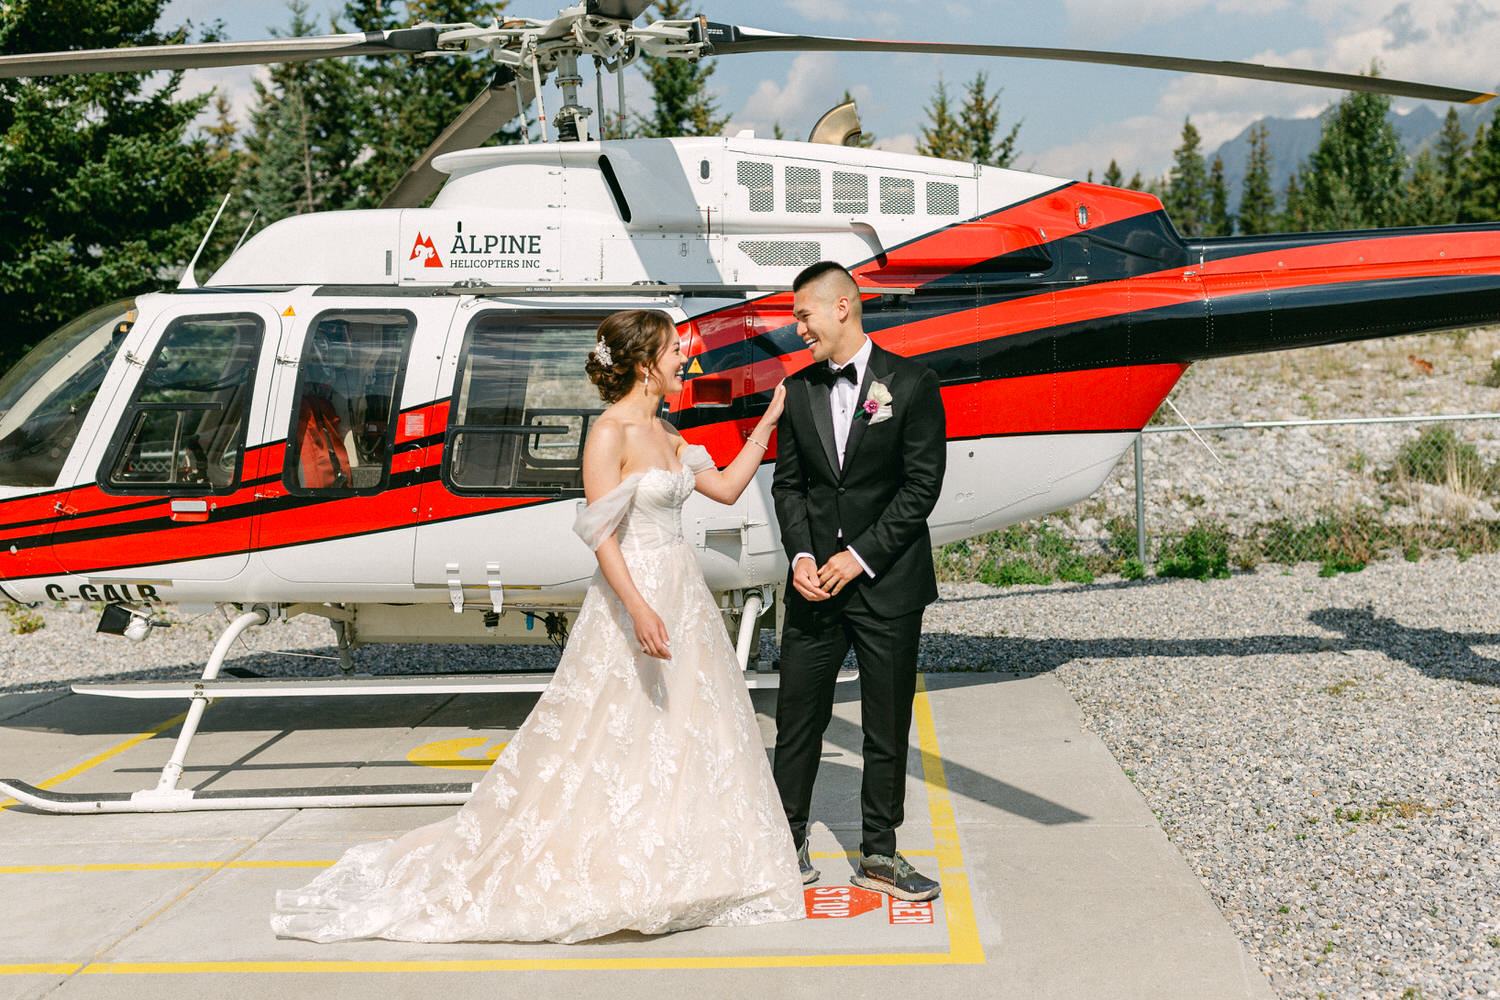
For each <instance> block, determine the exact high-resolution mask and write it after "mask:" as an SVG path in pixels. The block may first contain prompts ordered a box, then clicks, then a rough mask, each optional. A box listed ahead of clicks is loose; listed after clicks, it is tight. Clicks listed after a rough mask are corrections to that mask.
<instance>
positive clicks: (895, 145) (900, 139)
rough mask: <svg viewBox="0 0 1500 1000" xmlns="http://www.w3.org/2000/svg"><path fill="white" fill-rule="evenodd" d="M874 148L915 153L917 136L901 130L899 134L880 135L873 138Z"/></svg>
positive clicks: (892, 151)
mask: <svg viewBox="0 0 1500 1000" xmlns="http://www.w3.org/2000/svg"><path fill="white" fill-rule="evenodd" d="M875 148H876V149H883V150H886V151H887V152H890V153H915V152H916V151H917V137H916V136H915V135H913V134H912V133H910V132H902V133H901V134H900V135H892V136H880V137H878V138H877V139H876V140H875Z"/></svg>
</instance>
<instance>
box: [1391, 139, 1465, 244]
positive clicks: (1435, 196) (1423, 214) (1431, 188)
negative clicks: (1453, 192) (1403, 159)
mask: <svg viewBox="0 0 1500 1000" xmlns="http://www.w3.org/2000/svg"><path fill="white" fill-rule="evenodd" d="M1456 214H1457V210H1456V208H1455V206H1454V204H1453V199H1452V198H1451V197H1449V194H1448V184H1447V178H1445V177H1444V176H1443V171H1442V168H1441V167H1440V166H1439V165H1438V157H1437V156H1435V155H1434V154H1433V152H1432V150H1430V149H1424V150H1423V151H1422V152H1421V154H1420V155H1418V156H1417V159H1416V162H1415V163H1413V164H1412V171H1411V177H1410V178H1408V179H1407V182H1406V196H1405V197H1404V198H1403V199H1402V204H1401V215H1400V217H1399V219H1398V221H1399V222H1400V223H1401V224H1402V225H1406V226H1435V225H1441V224H1444V223H1449V222H1452V221H1453V220H1454V216H1455V215H1456Z"/></svg>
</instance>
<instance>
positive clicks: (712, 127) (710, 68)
mask: <svg viewBox="0 0 1500 1000" xmlns="http://www.w3.org/2000/svg"><path fill="white" fill-rule="evenodd" d="M653 6H655V8H656V17H658V18H660V19H662V20H664V21H677V20H685V19H686V18H687V17H688V4H687V0H655V3H654V5H653ZM648 17H649V15H648ZM643 61H644V62H645V64H646V67H645V70H644V72H645V76H646V80H647V82H648V83H650V84H651V93H652V99H653V106H652V112H651V116H650V117H642V118H639V119H638V120H637V134H638V135H642V136H647V137H655V138H663V137H669V136H677V135H718V134H719V133H720V132H722V131H723V129H724V125H725V123H726V122H728V121H729V116H728V115H720V114H719V110H718V108H717V107H715V106H714V103H713V99H712V98H711V97H710V95H709V91H708V78H709V77H710V76H712V75H713V72H714V64H713V61H712V60H708V59H705V60H701V61H699V62H696V63H691V62H688V61H687V60H686V59H674V58H661V59H658V58H653V57H651V56H647V57H646V58H645V59H644V60H643Z"/></svg>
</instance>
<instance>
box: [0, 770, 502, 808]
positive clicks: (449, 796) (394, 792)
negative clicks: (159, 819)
mask: <svg viewBox="0 0 1500 1000" xmlns="http://www.w3.org/2000/svg"><path fill="white" fill-rule="evenodd" d="M473 791H474V786H473V785H472V784H447V785H417V786H413V785H351V786H348V787H345V788H340V789H337V790H331V789H326V788H325V789H319V788H251V789H243V790H237V791H218V790H208V791H193V790H192V789H190V788H170V789H159V788H148V789H143V790H141V791H139V792H104V793H102V794H92V795H91V794H86V793H77V792H52V791H47V790H46V789H42V788H36V787H34V786H32V785H28V784H27V783H26V782H24V781H19V780H17V779H15V778H5V779H0V793H3V794H5V795H8V796H10V797H11V798H13V799H15V800H16V801H18V802H21V803H24V804H25V805H28V806H30V807H32V808H33V809H37V810H40V811H41V812H48V813H61V814H71V815H81V814H84V813H165V812H203V811H205V810H214V809H232V810H241V809H317V808H325V809H334V808H343V807H349V806H445V805H462V804H463V803H464V802H466V801H468V798H469V796H470V794H472V793H473Z"/></svg>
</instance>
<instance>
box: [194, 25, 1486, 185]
mask: <svg viewBox="0 0 1500 1000" xmlns="http://www.w3.org/2000/svg"><path fill="white" fill-rule="evenodd" d="M556 2H557V0H553V3H556ZM309 6H310V13H311V15H313V16H314V17H315V18H316V19H317V20H318V21H319V22H320V23H322V24H325V25H326V24H327V23H328V22H329V19H330V18H331V17H332V15H333V13H334V12H336V11H337V10H339V9H341V8H342V3H341V2H337V0H309ZM555 9H556V8H555V7H554V6H553V4H549V3H545V2H543V3H542V4H540V5H538V6H536V7H526V6H524V5H523V4H522V3H521V2H520V0H511V2H510V3H509V5H508V6H506V7H505V8H504V11H505V13H507V14H510V15H512V16H517V15H519V16H526V17H534V18H546V17H550V16H551V15H552V14H553V13H554V11H555ZM701 10H702V12H703V13H704V14H705V15H707V17H708V18H709V19H710V20H713V21H722V22H727V23H731V24H738V25H745V26H751V27H758V28H767V29H770V30H774V31H782V32H788V33H796V34H821V35H838V36H844V37H861V38H895V39H914V40H923V41H968V42H978V43H990V44H1001V45H1037V46H1058V47H1068V48H1085V49H1111V50H1117V51H1127V52H1144V53H1151V54H1166V55H1175V56H1190V57H1195V58H1203V59H1227V60H1235V61H1242V62H1257V63H1266V64H1273V65H1287V66H1298V67H1304V68H1309V69H1322V70H1335V71H1339V72H1347V73H1357V72H1360V71H1362V70H1366V69H1368V68H1369V67H1370V65H1371V64H1372V62H1375V63H1378V65H1379V67H1380V72H1381V75H1383V76H1387V77H1393V78H1397V79H1406V80H1416V81H1420V82H1424V83H1435V84H1445V85H1450V86H1461V87H1467V88H1471V89H1475V90H1494V89H1496V84H1497V83H1500V65H1497V62H1496V60H1495V57H1494V53H1496V52H1500V0H1301V2H1299V0H1128V2H1122V0H1051V2H1045V3H1043V2H1018V0H968V2H966V3H957V2H954V0H862V2H860V3H858V4H856V3H854V2H853V0H714V2H711V3H710V2H705V3H704V4H703V5H702V7H701ZM648 15H649V12H648ZM166 16H167V23H174V24H175V23H180V22H181V21H182V20H184V19H191V20H194V21H197V22H205V21H209V20H213V19H222V20H223V22H224V27H225V35H226V37H227V38H230V39H233V40H252V39H256V38H264V37H268V35H269V32H268V29H269V28H271V27H277V26H284V25H286V24H287V23H288V22H289V20H290V14H289V12H288V9H287V7H286V6H285V4H284V3H283V2H281V0H239V2H237V3H235V4H224V3H223V2H222V0H171V2H170V3H169V4H168V6H167V12H166ZM645 20H649V16H648V17H643V18H642V21H645ZM358 27H359V26H356V25H344V24H341V25H339V28H340V30H345V31H350V30H356V29H357V28H358ZM713 64H714V66H715V71H714V73H713V76H712V77H711V78H710V85H711V87H712V90H713V93H714V100H715V103H716V105H717V107H718V109H719V111H720V113H721V114H727V115H728V116H729V117H730V124H729V126H728V128H727V131H728V132H729V133H730V134H733V133H734V132H737V131H739V130H741V129H753V130H754V131H755V132H756V134H758V135H762V136H769V135H770V134H771V131H772V129H773V127H775V126H776V125H780V127H781V128H782V130H783V132H784V133H785V134H786V135H787V136H789V137H805V136H806V135H807V133H808V132H809V131H810V130H811V128H812V125H813V123H814V122H815V121H816V120H817V118H818V117H819V115H821V114H822V113H823V112H824V111H826V110H827V109H828V108H830V107H832V106H833V105H834V104H836V103H838V100H839V98H840V97H841V96H842V95H843V93H844V91H845V90H848V91H849V92H850V93H851V94H852V95H853V96H854V98H855V101H856V104H857V106H858V108H859V112H860V116H861V119H862V121H863V124H864V127H865V130H866V131H867V132H870V133H873V134H874V135H875V136H876V138H877V143H876V144H877V145H878V146H880V147H882V148H885V149H891V150H896V151H900V152H913V151H915V148H916V144H917V142H918V141H919V140H920V137H921V131H920V130H921V127H922V125H923V124H924V123H925V121H926V119H927V108H928V106H929V105H930V103H931V101H932V96H933V92H934V90H935V88H936V86H937V84H938V81H939V79H942V80H943V81H944V82H945V84H946V85H947V87H948V90H949V93H950V94H955V93H956V92H958V91H961V90H962V88H963V86H964V84H965V83H967V82H968V81H969V80H971V79H973V78H974V76H975V74H976V73H979V72H984V73H986V74H988V78H989V87H990V89H991V90H992V91H993V90H996V89H998V90H1000V121H1001V126H1002V129H1004V130H1008V129H1009V127H1010V126H1011V125H1012V124H1014V123H1015V122H1017V121H1020V122H1021V131H1020V135H1019V139H1018V142H1017V147H1018V149H1019V155H1018V156H1017V158H1016V162H1015V166H1017V167H1020V168H1022V169H1027V170H1035V171H1038V172H1041V173H1046V174H1052V175H1056V176H1061V177H1073V178H1083V177H1085V176H1086V175H1087V174H1088V172H1089V171H1090V170H1092V171H1093V172H1094V176H1095V177H1096V178H1097V177H1098V176H1099V175H1100V174H1102V173H1103V171H1104V169H1105V167H1106V166H1107V165H1108V164H1109V161H1110V160H1111V159H1115V160H1116V161H1118V163H1119V164H1120V167H1121V169H1122V170H1123V171H1124V172H1125V176H1126V177H1129V176H1130V175H1131V174H1132V173H1134V172H1135V171H1140V172H1141V173H1142V175H1143V176H1144V177H1152V176H1156V175H1160V174H1162V173H1164V172H1165V171H1166V170H1167V168H1168V167H1169V166H1170V163H1171V156H1172V150H1173V149H1174V148H1176V147H1177V146H1178V145H1179V144H1180V135H1181V131H1182V126H1183V121H1184V120H1185V119H1186V118H1187V117H1189V116H1190V117H1191V119H1192V122H1193V124H1194V126H1195V127H1196V128H1197V129H1198V131H1199V133H1200V134H1201V135H1202V137H1203V145H1204V149H1205V150H1213V149H1215V148H1217V147H1218V146H1219V144H1220V143H1222V142H1224V141H1226V140H1228V139H1231V138H1233V137H1234V136H1235V135H1236V134H1238V133H1239V132H1240V131H1241V130H1242V129H1244V128H1245V127H1246V126H1247V125H1249V124H1250V123H1251V122H1253V121H1255V120H1256V119H1258V118H1261V117H1263V116H1267V115H1270V116H1276V117H1306V116H1310V115H1315V114H1317V113H1318V112H1319V111H1321V110H1322V109H1323V108H1325V107H1327V105H1328V104H1329V103H1330V102H1331V101H1334V100H1337V99H1338V97H1339V96H1340V95H1339V94H1338V93H1337V92H1333V91H1328V90H1322V89H1316V88H1309V87H1297V86H1292V85H1289V84H1276V83H1265V82H1259V81H1249V80H1236V79H1228V78H1224V79H1219V78H1212V77H1204V76H1196V75H1188V74H1175V73H1166V72H1162V71H1158V70H1141V69H1128V68H1113V67H1100V66H1090V65H1074V64H1069V63H1054V62H1041V61H1034V60H1009V59H983V58H978V57H947V56H934V55H889V54H868V55H866V54H850V53H840V54H828V53H803V54H800V55H791V54H781V53H772V54H745V55H736V56H729V57H721V58H718V59H715V60H714V61H713ZM253 72H254V71H251V70H235V69H222V70H211V71H194V72H191V73H189V74H188V75H187V79H186V82H185V86H186V87H187V88H188V89H189V90H202V89H207V88H208V87H216V88H218V90H219V92H220V93H223V94H225V95H226V96H228V97H229V99H230V101H231V103H232V105H233V106H234V107H235V108H236V110H237V112H238V113H240V114H243V113H244V110H245V109H246V108H248V106H249V104H250V101H251V98H252V96H253V94H252V87H251V80H252V76H253ZM590 76H592V73H591V72H589V71H588V70H585V78H586V79H585V86H584V88H583V89H584V91H585V92H586V94H587V95H589V97H590V98H591V96H592V94H593V92H594V86H593V83H592V81H591V80H589V79H588V77H590ZM548 93H549V95H551V99H552V100H555V94H556V92H555V90H553V89H552V88H551V87H550V85H549V86H548ZM613 93H614V85H613V83H612V81H610V80H608V79H606V81H605V94H606V101H609V100H611V97H610V95H612V94H613ZM626 93H627V99H628V101H629V102H630V103H631V104H632V106H633V107H635V108H638V109H640V110H643V111H644V110H646V109H647V108H649V104H650V94H649V88H648V87H647V86H646V85H645V82H644V80H642V79H641V78H640V75H639V72H638V70H637V69H635V68H633V67H632V68H631V69H629V70H627V80H626ZM589 103H592V101H591V99H590V102H589ZM1414 106H1415V102H1413V101H1410V100H1405V99H1398V100H1397V101H1396V102H1395V107H1396V108H1397V110H1403V109H1410V108H1412V107H1414ZM1433 108H1434V110H1436V111H1437V113H1438V114H1439V115H1443V114H1445V113H1446V106H1445V105H1436V104H1435V105H1433Z"/></svg>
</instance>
